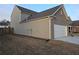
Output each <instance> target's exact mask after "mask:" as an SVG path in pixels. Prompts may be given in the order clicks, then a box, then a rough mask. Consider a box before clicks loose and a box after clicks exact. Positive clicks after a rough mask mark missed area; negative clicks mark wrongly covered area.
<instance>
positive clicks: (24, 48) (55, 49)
mask: <svg viewBox="0 0 79 59" xmlns="http://www.w3.org/2000/svg"><path fill="white" fill-rule="evenodd" d="M0 54H1V55H61V54H62V55H63V54H68V55H70V54H79V45H75V44H71V43H67V42H63V41H57V40H50V41H46V40H42V39H36V38H31V37H27V36H26V37H25V36H19V35H9V34H7V35H0Z"/></svg>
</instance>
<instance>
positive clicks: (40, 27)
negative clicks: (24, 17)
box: [31, 18, 51, 39]
mask: <svg viewBox="0 0 79 59" xmlns="http://www.w3.org/2000/svg"><path fill="white" fill-rule="evenodd" d="M31 26H32V36H34V37H39V38H45V39H51V33H50V21H49V18H44V19H39V20H35V21H31Z"/></svg>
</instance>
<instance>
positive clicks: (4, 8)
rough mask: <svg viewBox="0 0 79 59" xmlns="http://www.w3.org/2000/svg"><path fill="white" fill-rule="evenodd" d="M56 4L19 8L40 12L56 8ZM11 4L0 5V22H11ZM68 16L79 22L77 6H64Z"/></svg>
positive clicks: (78, 8) (78, 7)
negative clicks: (5, 20)
mask: <svg viewBox="0 0 79 59" xmlns="http://www.w3.org/2000/svg"><path fill="white" fill-rule="evenodd" d="M57 5H58V4H19V6H22V7H25V8H28V9H31V10H34V11H37V12H41V11H44V10H46V9H49V8H52V7H55V6H57ZM13 7H14V5H13V4H0V21H1V20H3V19H7V20H11V19H10V16H11V13H12V10H13ZM64 7H65V9H66V12H67V14H68V16H70V17H71V19H72V20H79V4H65V5H64Z"/></svg>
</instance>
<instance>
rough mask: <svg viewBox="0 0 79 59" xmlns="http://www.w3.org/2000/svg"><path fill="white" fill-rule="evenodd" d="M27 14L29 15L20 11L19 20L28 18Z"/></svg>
mask: <svg viewBox="0 0 79 59" xmlns="http://www.w3.org/2000/svg"><path fill="white" fill-rule="evenodd" d="M29 16H30V15H28V14H25V13H21V21H23V20H27V18H28V17H29ZM27 21H28V20H27Z"/></svg>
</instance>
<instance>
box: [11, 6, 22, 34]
mask: <svg viewBox="0 0 79 59" xmlns="http://www.w3.org/2000/svg"><path fill="white" fill-rule="evenodd" d="M20 20H21V11H20V10H19V9H18V8H17V7H15V8H14V9H13V12H12V15H11V27H12V28H14V32H15V33H17V30H18V25H19V22H20Z"/></svg>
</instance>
